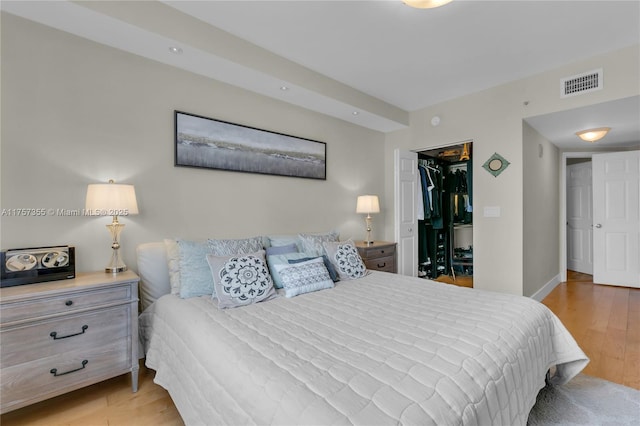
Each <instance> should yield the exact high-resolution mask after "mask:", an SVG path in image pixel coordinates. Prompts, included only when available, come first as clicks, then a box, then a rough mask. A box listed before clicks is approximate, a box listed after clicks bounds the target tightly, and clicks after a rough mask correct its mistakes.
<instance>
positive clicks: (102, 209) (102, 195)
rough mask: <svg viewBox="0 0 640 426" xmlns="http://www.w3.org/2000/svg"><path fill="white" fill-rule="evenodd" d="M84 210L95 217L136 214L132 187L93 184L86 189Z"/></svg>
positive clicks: (136, 203) (134, 194)
mask: <svg viewBox="0 0 640 426" xmlns="http://www.w3.org/2000/svg"><path fill="white" fill-rule="evenodd" d="M85 208H86V210H88V211H90V212H92V214H93V215H97V216H120V215H132V214H138V202H137V201H136V190H135V188H134V187H133V185H121V184H115V183H95V184H90V185H89V186H88V187H87V200H86V204H85Z"/></svg>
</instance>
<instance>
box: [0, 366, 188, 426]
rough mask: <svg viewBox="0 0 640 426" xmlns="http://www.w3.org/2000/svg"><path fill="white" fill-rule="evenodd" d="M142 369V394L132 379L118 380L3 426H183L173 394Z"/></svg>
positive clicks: (9, 418)
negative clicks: (134, 385) (171, 395)
mask: <svg viewBox="0 0 640 426" xmlns="http://www.w3.org/2000/svg"><path fill="white" fill-rule="evenodd" d="M153 376H154V371H153V370H150V369H148V368H146V367H144V365H141V369H140V377H139V383H138V385H139V386H138V392H136V393H131V379H130V378H129V375H128V374H127V375H124V376H120V377H115V378H113V379H110V380H106V381H104V382H101V383H97V384H95V385H92V386H88V387H86V388H83V389H79V390H77V391H74V392H70V393H68V394H65V395H61V396H58V397H56V398H52V399H49V400H46V401H42V402H39V403H37V404H33V405H30V406H28V407H24V408H21V409H19V410H15V411H11V412H9V413H5V414H3V415H2V416H1V417H0V424H1V425H2V426H57V425H68V426H107V425H108V426H114V425H122V426H134V425H135V426H147V425H148V426H156V425H157V426H169V425H183V424H184V423H183V421H182V418H181V417H180V414H178V410H177V409H176V407H175V405H173V401H172V400H171V397H170V396H169V393H168V392H167V391H166V390H164V389H163V388H161V387H160V386H158V385H156V384H155V383H153Z"/></svg>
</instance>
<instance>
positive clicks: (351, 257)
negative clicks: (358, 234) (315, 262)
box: [323, 239, 367, 280]
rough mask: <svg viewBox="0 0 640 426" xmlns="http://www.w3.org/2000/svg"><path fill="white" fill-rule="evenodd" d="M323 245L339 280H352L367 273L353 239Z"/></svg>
mask: <svg viewBox="0 0 640 426" xmlns="http://www.w3.org/2000/svg"><path fill="white" fill-rule="evenodd" d="M323 246H324V249H325V251H326V252H327V256H328V257H329V260H331V263H333V266H335V268H336V270H337V271H338V275H339V276H340V279H341V280H353V279H356V278H362V277H364V276H365V275H367V267H366V266H365V265H364V262H363V261H362V258H361V257H360V254H359V253H358V249H357V248H356V245H355V244H354V243H353V240H351V239H349V240H347V241H342V242H326V243H324V244H323Z"/></svg>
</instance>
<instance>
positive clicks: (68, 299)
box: [0, 285, 137, 324]
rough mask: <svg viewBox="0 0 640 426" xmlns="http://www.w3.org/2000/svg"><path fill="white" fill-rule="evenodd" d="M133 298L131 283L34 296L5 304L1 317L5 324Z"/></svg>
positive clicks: (0, 312) (0, 313)
mask: <svg viewBox="0 0 640 426" xmlns="http://www.w3.org/2000/svg"><path fill="white" fill-rule="evenodd" d="M136 296H137V295H136ZM131 299H132V295H131V286H130V285H121V286H117V287H111V288H104V289H94V290H90V291H80V292H69V293H66V294H64V295H61V296H54V297H49V298H33V299H30V300H27V301H20V302H14V303H6V304H3V305H2V308H1V311H0V318H2V323H3V324H5V323H8V322H12V321H19V320H23V319H33V318H34V317H41V316H46V315H54V314H60V313H73V311H77V310H80V309H87V308H91V307H92V306H99V305H103V304H106V303H110V302H118V301H122V302H127V301H130V300H131Z"/></svg>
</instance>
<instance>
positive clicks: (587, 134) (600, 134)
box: [576, 127, 611, 142]
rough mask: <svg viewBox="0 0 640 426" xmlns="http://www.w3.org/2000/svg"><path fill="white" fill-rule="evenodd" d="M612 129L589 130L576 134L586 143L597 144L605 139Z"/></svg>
mask: <svg viewBox="0 0 640 426" xmlns="http://www.w3.org/2000/svg"><path fill="white" fill-rule="evenodd" d="M609 130H611V127H598V128H597V129H587V130H582V131H580V132H576V136H578V137H579V138H580V139H582V140H583V141H585V142H595V141H599V140H600V139H602V138H604V137H605V136H606V135H607V133H609Z"/></svg>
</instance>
